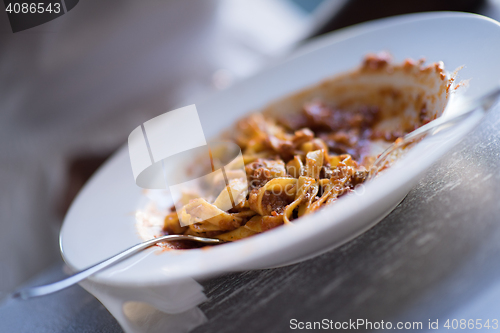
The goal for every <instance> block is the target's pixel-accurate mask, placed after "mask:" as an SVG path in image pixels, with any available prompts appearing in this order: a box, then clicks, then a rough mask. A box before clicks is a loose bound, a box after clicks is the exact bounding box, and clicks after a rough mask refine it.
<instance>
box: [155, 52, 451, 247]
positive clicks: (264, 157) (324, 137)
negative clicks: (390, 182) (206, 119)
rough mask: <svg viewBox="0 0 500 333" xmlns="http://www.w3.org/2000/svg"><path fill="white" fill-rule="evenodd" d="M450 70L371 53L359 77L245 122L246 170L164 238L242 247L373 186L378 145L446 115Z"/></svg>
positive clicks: (192, 208)
mask: <svg viewBox="0 0 500 333" xmlns="http://www.w3.org/2000/svg"><path fill="white" fill-rule="evenodd" d="M443 73H444V69H443V67H442V64H439V63H437V64H431V65H429V66H424V65H423V61H419V62H415V61H411V60H407V61H405V62H404V63H403V64H400V65H393V64H391V60H390V59H389V58H388V56H387V55H386V54H382V55H369V56H367V57H366V58H365V60H364V62H363V64H362V66H361V67H360V68H359V69H357V70H356V71H353V72H351V73H347V74H344V75H341V76H339V77H337V78H334V79H332V80H330V81H325V82H323V83H322V84H320V85H319V86H316V87H313V88H310V89H309V90H306V91H304V92H301V93H298V94H296V95H293V96H291V97H287V98H285V99H284V100H282V101H278V102H276V103H275V104H272V105H271V106H270V107H268V108H267V109H266V110H265V112H263V113H262V112H261V113H255V114H252V115H250V116H248V117H246V118H244V119H242V120H240V121H239V122H238V123H237V124H236V125H235V130H234V131H233V132H232V133H233V134H232V135H231V139H232V140H233V141H234V142H235V143H237V144H238V145H239V147H240V148H241V151H242V153H243V160H244V163H245V174H243V173H241V174H239V175H238V176H237V177H232V178H231V181H230V182H229V183H228V184H227V186H226V188H224V190H223V191H222V192H221V194H220V195H219V196H218V197H216V198H215V199H214V200H211V201H207V200H205V199H203V198H194V199H190V200H189V199H187V200H186V203H185V204H184V205H183V207H182V210H181V212H180V214H177V212H175V211H172V213H170V214H168V215H167V216H166V217H165V224H164V228H163V230H164V232H165V233H167V234H186V235H198V236H207V237H215V238H219V239H222V240H225V241H235V240H239V239H242V238H246V237H249V236H253V235H255V234H258V233H262V232H266V231H267V230H270V229H273V228H275V227H278V226H280V225H284V224H290V223H294V222H295V221H297V220H298V219H300V217H302V216H305V215H308V214H312V213H314V212H316V211H318V210H320V209H323V208H324V207H326V206H330V205H332V204H334V203H335V202H336V201H337V200H338V199H339V198H340V197H342V196H344V195H349V194H350V193H352V192H353V191H355V190H356V187H357V186H359V185H360V184H362V183H363V182H364V181H365V179H366V177H367V174H368V171H367V169H368V168H369V167H370V164H371V163H372V162H373V161H374V159H375V158H376V154H374V151H375V149H374V147H375V148H378V153H379V152H380V151H381V150H382V149H383V147H385V146H387V145H389V144H390V143H392V142H393V141H394V140H396V139H397V138H398V137H401V136H403V135H404V134H406V133H408V132H410V131H412V130H414V129H415V128H417V127H419V126H421V125H423V124H425V123H426V122H429V121H430V120H432V119H434V118H436V117H437V116H438V115H440V113H441V112H442V110H443V108H444V105H445V104H444V103H445V102H446V98H447V96H448V89H449V85H450V84H449V82H448V80H447V79H446V78H445V77H446V76H445V75H444V74H443ZM388 78H389V79H388ZM384 80H385V81H384ZM391 80H392V81H391ZM398 80H399V81H401V80H406V81H404V82H405V84H406V86H405V84H399V83H398V82H399V81H398ZM374 82H375V83H374ZM364 85H365V86H364ZM366 87H368V88H366ZM353 90H357V92H356V91H353ZM299 104H300V105H299ZM287 105H288V106H290V105H292V106H293V107H291V109H294V110H292V111H291V112H287V111H286V110H284V109H286V107H287ZM381 147H382V148H381ZM245 180H246V181H245ZM243 184H244V185H243ZM246 186H247V188H246ZM228 193H229V194H230V195H228ZM242 196H245V197H242ZM233 197H234V198H236V197H237V198H238V199H241V200H237V201H236V202H239V204H237V205H234V202H233V205H231V202H230V201H229V199H228V198H231V200H232V201H233V199H234V198H233ZM332 218H333V217H332ZM180 222H183V223H180ZM181 224H184V225H186V226H181Z"/></svg>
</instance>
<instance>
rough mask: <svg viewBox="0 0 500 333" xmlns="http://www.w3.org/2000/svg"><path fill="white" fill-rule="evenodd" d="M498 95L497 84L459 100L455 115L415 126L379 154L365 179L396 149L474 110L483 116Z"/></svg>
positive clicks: (381, 167)
mask: <svg viewBox="0 0 500 333" xmlns="http://www.w3.org/2000/svg"><path fill="white" fill-rule="evenodd" d="M499 96H500V86H497V87H496V88H495V89H493V90H492V91H490V92H489V93H487V94H485V95H483V96H480V97H478V98H473V99H469V100H464V101H463V102H461V104H459V105H458V106H456V108H458V110H456V111H457V115H456V116H453V117H446V118H441V117H440V118H437V119H435V120H433V121H431V122H429V123H427V124H425V125H424V126H421V127H419V128H417V129H416V130H414V131H413V132H411V133H408V134H407V135H405V136H404V137H403V139H402V140H400V141H399V142H397V143H396V142H395V143H393V144H392V145H390V146H389V147H388V148H387V149H386V150H384V151H383V152H382V154H380V156H379V157H378V158H377V159H376V160H375V162H374V163H373V165H372V166H371V167H370V171H369V173H368V177H367V180H369V179H372V178H374V177H375V176H376V175H377V174H378V173H379V172H380V171H381V170H382V169H383V168H384V166H385V165H386V164H388V163H389V162H390V160H391V155H393V154H394V153H397V152H398V150H401V151H402V150H403V148H404V147H407V146H409V145H411V144H414V143H417V142H419V140H421V139H423V138H425V137H426V136H427V135H429V134H433V133H437V132H439V131H440V130H442V129H445V128H448V127H452V126H455V125H457V124H459V123H461V122H462V121H464V120H465V119H467V118H468V117H469V116H470V115H471V114H472V113H474V112H482V115H483V116H484V115H486V113H487V112H488V111H489V110H491V108H492V106H493V104H494V103H495V102H496V101H497V99H498V97H499ZM454 107H455V106H454Z"/></svg>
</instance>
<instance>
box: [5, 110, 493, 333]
mask: <svg viewBox="0 0 500 333" xmlns="http://www.w3.org/2000/svg"><path fill="white" fill-rule="evenodd" d="M499 169H500V107H496V108H495V109H494V110H493V111H492V112H491V113H490V114H489V115H488V116H487V117H486V118H485V119H484V121H483V122H482V123H481V124H480V125H479V126H478V127H477V128H476V129H475V130H474V131H473V132H472V133H471V135H470V136H468V137H467V138H466V139H464V140H463V141H462V142H461V143H460V144H458V145H457V146H456V147H455V148H454V149H452V150H451V151H450V152H449V153H447V154H446V155H445V156H444V157H443V158H441V159H440V160H439V161H438V162H437V163H435V164H434V165H433V166H432V167H431V168H430V169H429V170H428V172H427V173H426V174H425V176H424V177H423V178H422V179H421V181H420V182H419V183H418V185H417V186H415V188H413V189H412V190H411V191H410V193H409V194H408V196H407V197H406V198H405V199H404V200H403V201H402V202H401V203H400V204H399V206H398V207H397V208H396V209H395V210H394V211H393V212H392V213H391V214H390V215H389V216H387V217H386V218H385V219H383V220H382V221H381V222H380V223H379V224H377V225H376V226H375V227H373V228H372V229H370V230H369V231H367V232H366V233H364V234H363V235H361V236H359V237H358V238H356V239H354V240H353V241H351V242H349V243H347V244H345V245H344V246H341V247H340V248H338V249H336V250H333V251H330V252H328V253H326V254H323V255H321V256H319V257H316V258H314V259H311V260H308V261H306V262H302V263H299V264H296V265H292V266H288V267H283V268H277V269H269V270H261V271H250V272H243V273H236V274H230V275H226V276H221V277H217V278H214V279H210V280H208V281H203V282H201V283H202V285H203V286H204V288H205V294H206V295H207V296H208V297H209V301H207V302H206V303H204V304H202V305H200V308H201V310H202V311H203V312H204V313H205V314H206V316H207V318H208V322H207V323H206V324H203V325H202V326H199V327H198V328H196V329H195V330H194V332H200V333H201V332H220V333H221V332H257V331H263V332H281V331H288V330H289V329H290V320H291V319H297V320H298V321H321V320H322V319H325V318H326V319H329V320H333V321H334V322H335V321H348V320H349V319H351V320H356V319H365V320H369V321H372V322H374V321H381V320H384V321H392V322H397V321H411V322H414V321H421V322H423V324H424V328H426V325H427V324H428V321H429V320H431V321H435V320H436V319H439V320H440V322H441V323H443V320H445V319H453V318H455V319H462V318H463V319H483V321H485V320H486V319H490V320H491V319H500V301H499V299H500V264H499V262H500V202H499V199H500V174H499V172H498V170H499ZM61 276H62V272H61V265H58V266H55V267H52V268H51V269H49V270H47V271H46V272H44V273H43V274H41V275H40V276H38V277H37V278H36V279H34V280H33V281H32V282H31V283H32V284H37V283H43V282H48V281H51V280H54V279H57V278H58V277H61ZM441 325H442V324H441ZM120 331H121V328H120V326H119V325H118V323H117V322H116V320H115V319H114V318H113V317H112V316H111V315H110V314H109V313H108V312H107V311H106V309H105V308H104V307H103V306H102V305H101V304H100V303H99V302H98V301H97V300H96V299H94V298H93V297H92V296H91V295H90V294H88V293H87V292H86V291H84V290H83V289H82V288H80V287H79V286H75V287H72V288H70V289H69V290H66V291H63V292H60V293H58V294H55V295H52V296H48V297H46V298H41V299H36V300H31V301H26V302H18V301H14V300H10V301H8V302H6V303H5V304H3V305H1V306H0V332H120Z"/></svg>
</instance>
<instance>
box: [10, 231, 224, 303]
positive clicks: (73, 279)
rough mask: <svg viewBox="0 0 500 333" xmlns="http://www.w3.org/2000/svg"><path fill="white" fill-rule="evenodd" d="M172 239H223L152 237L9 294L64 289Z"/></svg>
mask: <svg viewBox="0 0 500 333" xmlns="http://www.w3.org/2000/svg"><path fill="white" fill-rule="evenodd" d="M173 240H192V241H197V242H202V243H207V244H219V243H222V242H223V241H221V240H219V239H214V238H204V237H197V236H186V235H165V236H162V237H158V238H153V239H150V240H148V241H145V242H142V243H139V244H137V245H134V246H132V247H130V248H128V249H126V250H124V251H122V252H120V253H118V254H116V255H114V256H112V257H110V258H108V259H105V260H103V261H101V262H99V263H97V264H95V265H93V266H91V267H88V268H86V269H84V270H82V271H80V272H77V273H75V274H73V275H71V276H69V277H67V278H65V279H63V280H60V281H57V282H53V283H50V284H47V285H43V286H38V287H32V288H26V289H22V290H19V291H16V292H14V293H12V294H11V297H12V298H18V299H23V300H27V299H30V298H34V297H39V296H44V295H48V294H52V293H55V292H57V291H60V290H63V289H66V288H68V287H70V286H72V285H74V284H76V283H78V282H80V281H82V280H84V279H86V278H88V277H89V276H91V275H92V274H95V273H97V272H99V271H101V270H103V269H105V268H107V267H109V266H111V265H113V264H116V263H118V262H119V261H122V260H124V259H126V258H128V257H130V256H132V255H134V254H136V253H137V252H140V251H142V250H144V249H146V248H148V247H150V246H152V245H155V244H157V243H159V242H162V241H173Z"/></svg>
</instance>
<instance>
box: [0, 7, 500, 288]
mask: <svg viewBox="0 0 500 333" xmlns="http://www.w3.org/2000/svg"><path fill="white" fill-rule="evenodd" d="M435 10H456V11H468V12H476V13H482V14H486V15H489V16H491V17H493V18H496V19H499V18H500V1H499V0H485V1H480V0H451V1H438V0H419V1H400V0H381V1H368V0H351V1H348V0H219V1H217V0H162V1H158V0H146V1H137V0H119V1H118V0H116V1H98V0H82V1H80V2H79V3H78V5H77V6H76V7H75V8H73V9H72V10H71V11H69V12H68V13H67V14H65V15H63V16H61V17H59V18H57V19H55V20H53V21H50V22H48V23H45V24H43V25H40V26H37V27H34V28H31V29H28V30H25V31H21V32H18V33H12V30H11V28H10V25H9V21H8V18H7V15H6V14H5V13H3V14H0V138H1V140H0V298H1V297H2V296H5V295H6V294H7V292H9V291H11V290H12V289H14V288H15V287H16V286H18V285H20V284H22V283H23V282H25V281H26V280H27V279H29V278H30V277H32V276H33V275H35V274H36V273H38V272H40V271H42V270H44V269H45V268H47V267H49V266H50V265H53V264H55V263H57V262H61V257H60V254H59V247H58V233H59V229H60V227H61V224H62V221H63V218H64V215H65V212H66V211H67V209H68V207H69V205H70V204H71V202H72V200H73V199H74V197H75V196H76V194H77V193H78V191H79V190H80V188H81V187H82V186H83V184H84V183H85V182H86V181H87V180H88V179H89V177H90V176H91V175H92V174H93V172H94V171H95V170H96V169H97V168H98V167H99V166H100V165H101V164H102V163H103V162H104V161H105V159H106V158H108V157H109V156H110V154H112V153H113V152H114V151H115V150H116V149H118V148H119V147H120V146H121V145H123V144H124V143H125V142H126V140H127V137H128V134H129V133H130V132H131V130H132V129H134V128H135V127H136V126H138V124H141V123H142V122H144V121H146V120H148V119H150V118H152V117H154V116H156V115H159V114H162V113H164V112H166V111H168V110H172V109H174V108H176V107H178V106H184V105H188V104H192V103H194V101H195V100H197V99H198V98H200V97H202V96H204V95H206V94H211V93H214V92H216V91H217V90H222V89H225V88H227V87H228V86H230V85H231V84H234V82H236V81H238V80H241V79H242V78H245V77H247V76H250V75H252V74H253V73H255V72H256V71H258V70H260V69H262V68H263V67H265V66H269V65H270V64H272V63H273V62H274V61H276V59H279V58H281V57H283V56H286V55H287V54H288V53H290V52H292V51H293V49H294V48H296V47H297V46H299V45H301V44H302V43H305V42H307V40H308V39H310V38H313V37H315V36H318V35H321V34H324V33H327V32H330V31H332V30H336V29H340V28H343V27H346V26H349V25H352V24H356V23H359V22H363V21H367V20H372V19H377V18H381V17H387V16H392V15H398V14H405V13H411V12H421V11H435Z"/></svg>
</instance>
